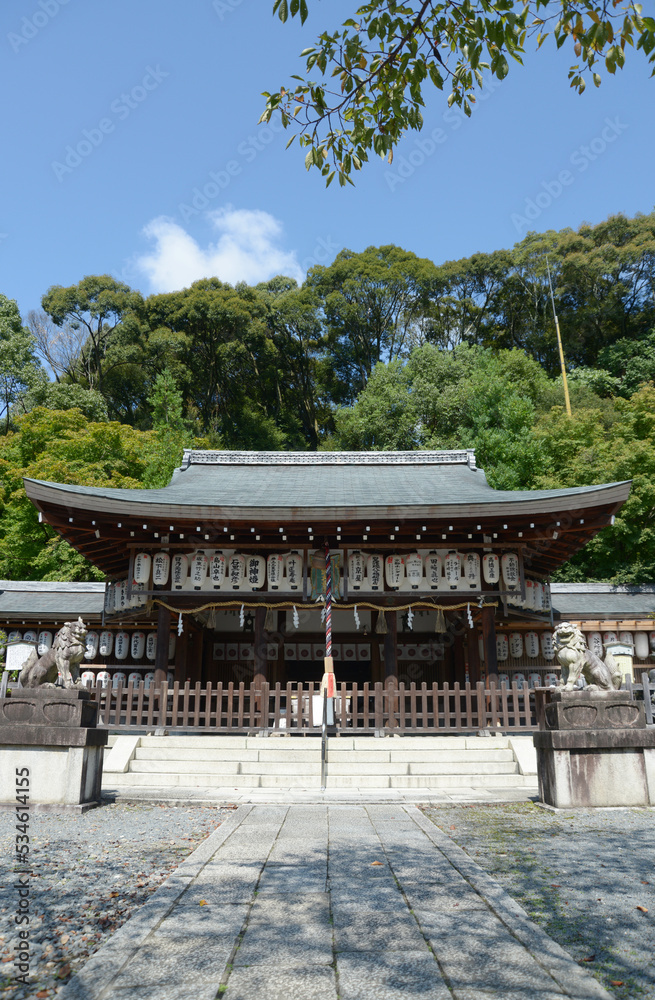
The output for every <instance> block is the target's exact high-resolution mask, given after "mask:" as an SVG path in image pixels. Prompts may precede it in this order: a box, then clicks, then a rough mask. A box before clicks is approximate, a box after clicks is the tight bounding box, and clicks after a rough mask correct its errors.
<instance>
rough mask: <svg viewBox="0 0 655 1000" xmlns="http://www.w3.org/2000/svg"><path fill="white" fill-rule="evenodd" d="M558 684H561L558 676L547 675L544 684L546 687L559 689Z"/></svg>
mask: <svg viewBox="0 0 655 1000" xmlns="http://www.w3.org/2000/svg"><path fill="white" fill-rule="evenodd" d="M558 683H559V678H558V676H557V674H553V673H550V674H546V676H545V677H544V684H545V686H546V687H557V684H558Z"/></svg>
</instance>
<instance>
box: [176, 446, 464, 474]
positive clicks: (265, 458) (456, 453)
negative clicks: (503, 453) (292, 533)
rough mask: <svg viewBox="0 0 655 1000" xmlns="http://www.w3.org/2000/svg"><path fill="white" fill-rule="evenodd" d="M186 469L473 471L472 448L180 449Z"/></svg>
mask: <svg viewBox="0 0 655 1000" xmlns="http://www.w3.org/2000/svg"><path fill="white" fill-rule="evenodd" d="M190 465H468V467H469V468H470V469H472V470H475V469H476V468H477V466H476V463H475V451H474V449H473V448H466V449H459V450H453V451H199V450H195V449H193V448H185V449H184V457H183V459H182V466H181V468H182V471H184V470H185V469H188V468H189V466H190Z"/></svg>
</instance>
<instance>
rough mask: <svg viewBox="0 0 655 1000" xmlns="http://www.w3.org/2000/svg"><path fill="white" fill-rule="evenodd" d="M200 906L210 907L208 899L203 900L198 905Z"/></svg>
mask: <svg viewBox="0 0 655 1000" xmlns="http://www.w3.org/2000/svg"><path fill="white" fill-rule="evenodd" d="M198 906H209V903H208V902H207V900H206V899H201V900H200V902H199V903H198Z"/></svg>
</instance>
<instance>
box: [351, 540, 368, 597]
mask: <svg viewBox="0 0 655 1000" xmlns="http://www.w3.org/2000/svg"><path fill="white" fill-rule="evenodd" d="M365 570H366V559H365V557H364V555H363V554H362V553H361V552H360V551H359V549H355V551H354V552H351V553H350V556H349V557H348V589H349V590H361V589H362V587H363V586H364V573H365Z"/></svg>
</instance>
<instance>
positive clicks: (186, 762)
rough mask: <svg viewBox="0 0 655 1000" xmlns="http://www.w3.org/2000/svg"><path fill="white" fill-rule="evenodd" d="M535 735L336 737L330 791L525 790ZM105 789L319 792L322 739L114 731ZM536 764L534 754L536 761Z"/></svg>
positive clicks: (531, 778) (331, 743) (531, 775)
mask: <svg viewBox="0 0 655 1000" xmlns="http://www.w3.org/2000/svg"><path fill="white" fill-rule="evenodd" d="M531 743H532V740H531V738H530V737H526V736H523V737H516V738H513V737H503V736H495V737H493V738H482V737H475V736H474V737H466V736H402V737H392V738H382V739H376V738H374V737H356V736H355V737H338V738H332V739H329V740H328V750H327V783H326V787H327V788H328V789H338V788H341V789H366V790H369V789H370V790H373V789H417V790H418V789H422V788H424V789H426V790H427V789H444V790H445V789H452V790H456V789H458V788H465V789H470V788H499V789H500V788H516V789H519V788H523V787H527V786H533V785H535V784H536V773H535V772H536V763H533V751H532V746H531ZM109 746H110V747H111V750H110V751H109V752H106V757H105V769H104V778H103V789H116V790H118V791H125V790H129V789H133V790H135V791H136V790H137V789H147V788H151V789H155V788H157V789H161V788H168V789H171V788H175V789H176V790H178V791H181V790H182V789H185V788H188V789H193V788H195V789H197V788H207V789H210V788H211V789H215V790H220V789H222V790H225V791H228V790H230V791H235V790H243V791H245V790H247V789H253V788H270V789H273V788H278V789H282V788H289V789H318V788H320V782H321V741H320V739H319V738H318V737H297V736H296V737H294V736H290V737H285V738H279V737H269V738H266V737H257V736H205V735H203V736H136V735H135V736H120V737H116V736H113V737H111V738H110V743H109ZM534 760H535V761H536V758H534Z"/></svg>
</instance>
